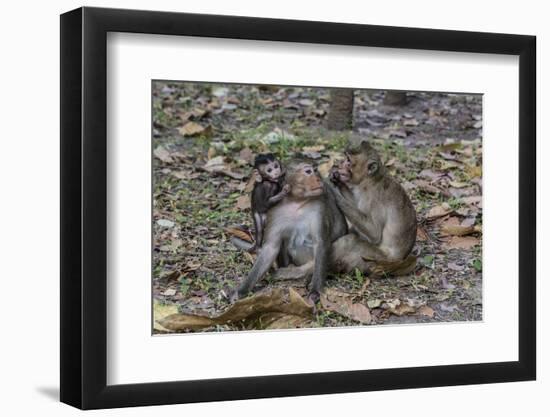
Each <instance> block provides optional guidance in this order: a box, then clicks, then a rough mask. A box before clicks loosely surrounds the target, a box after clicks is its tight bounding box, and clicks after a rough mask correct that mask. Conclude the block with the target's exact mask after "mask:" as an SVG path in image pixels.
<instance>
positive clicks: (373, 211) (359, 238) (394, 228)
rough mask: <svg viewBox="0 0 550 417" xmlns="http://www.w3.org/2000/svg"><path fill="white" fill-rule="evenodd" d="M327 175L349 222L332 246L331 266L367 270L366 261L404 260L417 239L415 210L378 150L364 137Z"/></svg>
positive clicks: (339, 205)
mask: <svg viewBox="0 0 550 417" xmlns="http://www.w3.org/2000/svg"><path fill="white" fill-rule="evenodd" d="M330 179H331V181H332V182H333V183H334V184H335V186H334V187H333V189H332V191H333V193H334V197H335V199H336V204H337V205H338V207H339V208H340V210H342V212H343V213H344V215H345V216H346V219H347V220H348V221H349V223H350V224H351V233H349V234H347V235H345V236H343V237H341V238H340V239H338V240H337V241H336V242H334V244H333V246H332V263H333V269H335V270H340V271H351V270H353V269H355V268H358V269H360V270H361V271H364V272H368V270H369V266H370V265H372V262H369V261H375V262H376V261H382V262H394V261H401V260H403V259H405V258H406V257H407V256H408V255H409V253H410V252H411V250H412V248H413V246H414V243H415V241H416V212H415V209H414V207H413V205H412V203H411V200H410V199H409V197H408V196H407V193H406V192H405V190H404V189H403V188H402V187H401V185H400V184H398V183H397V182H396V181H395V180H394V179H393V178H391V177H390V176H389V174H388V173H387V172H386V168H385V166H384V164H383V163H382V161H381V159H380V156H379V154H378V152H376V150H375V149H374V148H373V147H372V146H371V145H370V144H369V143H367V142H361V143H360V145H359V146H355V147H352V148H349V149H348V152H347V153H346V160H345V161H344V162H343V163H342V164H340V166H339V167H337V168H336V169H334V170H333V171H332V172H331V175H330Z"/></svg>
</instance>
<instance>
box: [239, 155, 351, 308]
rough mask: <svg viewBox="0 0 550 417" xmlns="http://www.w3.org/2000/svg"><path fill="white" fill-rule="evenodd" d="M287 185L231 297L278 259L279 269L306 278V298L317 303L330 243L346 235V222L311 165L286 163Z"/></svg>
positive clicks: (241, 292)
mask: <svg viewBox="0 0 550 417" xmlns="http://www.w3.org/2000/svg"><path fill="white" fill-rule="evenodd" d="M286 182H287V184H289V186H290V191H289V193H288V195H286V196H285V197H284V199H283V200H282V201H281V202H280V203H279V204H277V205H276V206H274V207H272V208H271V209H270V210H269V211H268V212H267V221H266V225H265V230H264V237H263V244H262V248H261V251H260V253H259V255H258V258H257V259H256V261H255V262H254V266H253V267H252V270H251V271H250V273H249V275H248V277H247V278H246V279H245V280H244V281H243V282H242V283H241V285H240V286H239V287H238V289H237V291H236V293H235V294H234V298H240V297H243V296H245V295H246V294H248V292H249V291H251V290H252V288H253V287H254V285H255V284H256V283H257V282H258V281H259V280H260V279H261V278H262V277H263V276H264V275H265V274H266V272H267V271H268V270H269V268H270V267H271V265H272V264H273V262H274V261H275V260H276V259H277V258H278V260H279V262H278V263H279V265H280V266H287V265H289V263H290V262H292V264H294V265H295V267H296V268H297V269H298V272H301V273H302V274H303V275H304V276H306V277H308V276H311V281H310V285H309V296H308V298H309V300H310V301H311V302H313V303H314V304H315V303H316V302H317V301H318V300H319V297H320V293H321V290H322V288H323V285H324V282H325V278H326V273H327V268H328V264H329V258H330V249H331V245H332V242H333V241H335V240H336V239H337V238H339V237H341V236H343V235H344V234H345V233H346V232H347V225H346V221H345V218H344V216H343V215H342V213H341V212H340V210H338V208H337V207H336V203H335V201H334V198H333V195H332V193H327V192H326V189H325V187H326V185H325V184H323V182H322V181H321V178H320V177H319V175H318V174H317V173H316V172H315V169H314V168H313V167H312V166H311V165H310V164H308V163H303V162H301V163H294V164H291V165H290V166H289V167H288V172H287V174H286ZM234 243H236V242H234ZM237 246H239V245H237Z"/></svg>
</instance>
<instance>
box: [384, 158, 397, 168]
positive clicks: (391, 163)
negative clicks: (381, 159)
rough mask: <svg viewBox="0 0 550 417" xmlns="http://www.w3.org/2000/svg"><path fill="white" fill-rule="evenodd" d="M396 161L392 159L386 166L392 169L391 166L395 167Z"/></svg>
mask: <svg viewBox="0 0 550 417" xmlns="http://www.w3.org/2000/svg"><path fill="white" fill-rule="evenodd" d="M396 161H397V159H395V158H392V159H390V160H389V161H388V162H386V163H385V164H384V165H386V166H387V167H391V166H393V165H395V162H396Z"/></svg>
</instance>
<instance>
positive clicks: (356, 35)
mask: <svg viewBox="0 0 550 417" xmlns="http://www.w3.org/2000/svg"><path fill="white" fill-rule="evenodd" d="M108 32H131V33H146V34H162V35H185V36H198V37H214V38H234V39H253V40H267V41H285V42H303V43H317V44H332V45H356V46H371V47H383V48H404V49H421V50H440V51H456V52H477V53H490V54H507V55H516V56H519V103H518V111H519V132H518V138H519V155H518V158H519V277H520V280H519V293H518V297H519V329H518V331H519V360H518V361H513V362H498V363H477V364H468V365H445V366H428V367H412V368H399V369H376V370H357V371H345V372H328V373H310V374H293V375H272V376H255V377H241V378H228V379H209V380H199V381H176V382H162V383H142V384H131V385H113V386H109V385H107V383H106V375H107V369H106V367H107V335H106V328H107V308H106V307H107V305H106V299H107V272H106V271H107V252H106V246H107V181H108V178H107V135H106V132H107V112H106V96H107V73H106V59H107V58H106V55H107V54H106V45H107V42H106V39H107V33H108ZM535 46H536V38H535V37H534V36H523V35H509V34H494V33H478V32H460V31H448V30H431V29H414V28H402V27H387V26H371V25H357V24H341V23H322V22H311V21H293V20H277V19H264V18H261V19H260V18H250V17H233V16H216V15H200V14H185V13H168V12H150V11H136V10H119V9H102V8H88V7H85V8H80V9H77V10H74V11H71V12H68V13H65V14H63V15H61V54H60V56H61V311H60V314H61V401H62V402H64V403H67V404H70V405H72V406H75V407H78V408H82V409H95V408H111V407H125V406H143V405H157V404H175V403H190V402H202V401H220V400H237V399H250V398H265V397H283V396H298V395H314V394H329V393H344V392H357V391H376V390H388V389H402V388H421V387H435V386H450V385H464V384H481V383H496V382H507V381H525V380H533V379H535V377H536V315H535V311H536V296H535V295H536V294H535V291H536V286H535V281H536V270H535V265H536V262H535V257H536V204H535V202H536V186H535V185H536V157H535V156H536V146H535V134H536V133H535V113H536V112H535V106H536V93H535V83H536V81H535V79H536V77H535V75H536V74H535V67H536V65H535V64H536V56H535V50H536V47H535Z"/></svg>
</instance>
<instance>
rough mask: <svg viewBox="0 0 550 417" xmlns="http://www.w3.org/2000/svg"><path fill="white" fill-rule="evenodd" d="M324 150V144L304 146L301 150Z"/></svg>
mask: <svg viewBox="0 0 550 417" xmlns="http://www.w3.org/2000/svg"><path fill="white" fill-rule="evenodd" d="M324 150H325V145H315V146H304V147H303V148H302V151H304V152H322V151H324Z"/></svg>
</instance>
